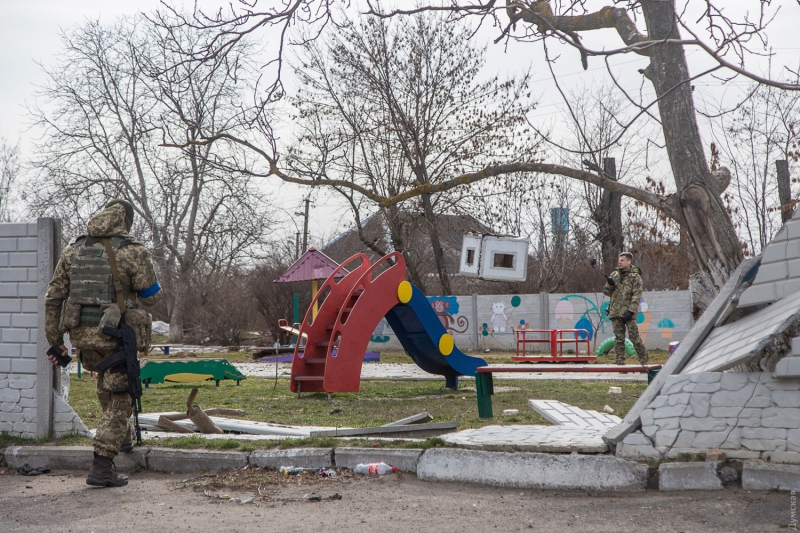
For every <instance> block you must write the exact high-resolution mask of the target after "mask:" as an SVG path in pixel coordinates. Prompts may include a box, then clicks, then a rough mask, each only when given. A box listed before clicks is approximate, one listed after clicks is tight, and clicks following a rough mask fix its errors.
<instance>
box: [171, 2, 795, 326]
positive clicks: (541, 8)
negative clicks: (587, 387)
mask: <svg viewBox="0 0 800 533" xmlns="http://www.w3.org/2000/svg"><path fill="white" fill-rule="evenodd" d="M690 3H691V5H692V6H694V5H696V4H699V5H700V6H701V7H700V10H701V11H702V14H701V16H700V20H701V22H703V23H704V25H705V27H704V29H703V30H702V31H698V30H697V29H696V26H695V25H694V21H693V20H688V19H687V17H689V16H690V15H688V14H687V12H688V11H690V10H687V9H686V7H687V6H686V5H683V4H682V5H681V6H680V8H678V6H677V5H676V4H677V3H676V1H675V0H637V1H633V0H631V1H629V2H621V3H615V4H614V7H612V6H606V7H603V8H601V9H600V10H597V11H591V10H590V8H589V7H588V5H587V4H588V3H587V2H586V1H584V0H578V1H575V2H564V3H561V2H553V3H550V2H547V1H544V0H542V1H530V2H524V1H520V2H509V3H508V4H507V5H506V6H503V7H500V6H497V5H496V2H495V1H494V0H487V1H486V2H475V3H470V2H460V1H459V0H451V1H449V2H444V3H442V4H437V5H431V6H422V7H416V8H414V9H410V10H394V11H385V10H383V9H382V8H381V7H380V6H370V12H371V13H373V14H375V15H377V16H380V17H392V16H395V15H409V14H416V13H420V12H423V11H442V12H447V13H449V14H450V15H451V16H452V18H453V19H459V18H464V17H467V16H475V17H478V18H479V20H480V21H481V22H483V21H484V20H487V19H488V20H491V21H493V22H494V23H495V24H496V25H497V26H498V27H500V28H502V30H501V35H500V36H499V37H498V39H497V40H498V41H500V40H502V39H512V38H513V39H519V40H524V41H538V42H540V43H541V44H542V45H543V47H544V50H545V52H546V58H547V61H548V64H550V63H549V62H551V61H552V59H553V58H552V55H551V52H550V48H549V47H550V46H552V45H556V44H557V43H565V44H567V45H569V46H572V47H574V48H575V49H577V51H578V52H579V55H580V59H581V62H582V64H583V66H584V68H586V66H587V63H588V58H589V57H601V58H605V59H606V63H607V64H608V59H607V58H608V57H610V56H612V55H619V54H637V55H639V56H642V57H646V58H648V59H649V61H650V64H649V66H648V67H647V68H645V69H642V70H641V74H642V75H643V76H644V77H645V78H646V79H647V80H648V81H649V82H650V83H651V84H652V86H653V88H654V89H655V99H651V100H649V101H645V100H644V99H643V98H637V97H636V95H631V94H628V93H625V95H626V98H627V99H628V101H629V102H630V103H631V104H632V105H636V106H637V107H638V108H639V113H638V115H637V117H635V118H639V117H643V116H649V117H651V118H652V119H654V120H658V121H659V123H660V125H661V128H662V131H663V132H664V142H665V147H666V152H667V155H668V158H669V161H670V166H671V168H672V174H673V176H672V180H673V182H674V190H672V187H670V192H666V191H665V193H664V194H655V193H653V192H651V191H648V190H647V189H645V188H642V187H637V186H632V185H628V184H625V183H621V182H618V181H615V180H611V179H609V178H607V177H605V176H604V175H603V174H602V173H598V169H590V170H589V171H587V170H583V169H581V168H576V167H574V166H568V165H563V164H552V163H544V162H539V161H530V160H523V161H519V160H514V158H512V161H511V162H507V161H504V162H496V163H493V164H489V165H487V166H485V167H484V168H482V169H480V170H474V169H473V170H471V171H466V172H464V173H461V174H460V175H456V176H453V177H452V178H450V179H444V180H442V181H440V182H439V183H436V184H431V183H423V182H418V183H415V184H409V186H408V187H405V188H403V189H402V190H397V191H389V192H387V193H386V194H381V193H379V192H377V191H374V190H371V189H370V188H366V187H364V186H362V185H361V184H359V183H357V182H353V181H352V180H348V179H337V178H332V177H328V178H319V177H315V179H310V178H308V177H302V176H297V175H294V174H293V173H291V172H287V171H285V170H284V169H283V168H281V165H279V163H278V161H279V158H278V152H277V144H276V142H275V138H274V136H271V135H269V133H271V131H272V130H271V127H270V123H269V121H268V120H267V119H266V118H264V116H263V115H262V116H261V117H260V121H261V125H262V130H263V131H264V132H265V133H266V134H267V135H266V136H265V138H264V139H263V140H264V141H265V142H260V141H259V142H254V141H252V140H248V139H246V138H243V137H236V136H232V135H230V134H221V135H219V136H216V137H209V138H207V139H205V140H204V141H203V142H206V143H211V142H214V141H216V140H218V139H229V140H234V141H235V142H238V143H240V144H242V145H243V146H246V147H248V148H250V149H252V150H254V151H255V152H256V153H257V154H259V156H261V157H262V158H263V162H264V163H265V164H266V166H267V169H266V170H265V171H263V172H261V171H254V175H262V176H275V177H278V178H280V179H282V180H285V181H288V182H293V183H299V184H303V185H308V186H333V187H342V188H348V189H351V190H352V191H354V192H356V193H358V194H361V195H363V196H364V197H366V198H367V199H369V200H371V201H373V202H375V203H377V204H379V205H381V206H383V207H387V206H389V205H392V204H396V203H399V202H402V201H405V200H408V199H409V198H411V197H416V196H421V195H423V194H425V195H427V194H436V193H441V192H444V191H447V190H450V189H453V188H456V187H462V186H465V185H468V184H471V183H474V182H476V181H480V180H483V179H486V178H489V177H492V176H498V175H501V174H507V173H513V172H541V173H548V174H559V175H562V176H566V177H569V178H572V179H577V180H581V181H584V182H588V183H591V184H594V185H597V186H600V187H603V188H605V189H609V190H611V191H613V192H616V193H619V194H622V195H626V196H629V197H631V198H633V199H635V200H637V201H639V202H642V203H644V204H647V205H650V206H652V207H654V208H656V209H658V210H659V211H661V212H662V213H664V214H666V216H668V217H669V218H671V219H672V220H675V221H676V222H677V223H678V224H679V225H680V227H681V228H682V229H683V230H684V233H685V234H686V235H687V236H688V237H689V238H690V239H691V242H692V244H693V248H694V251H695V257H696V259H697V262H698V266H699V269H700V272H698V273H697V274H695V275H693V276H692V280H691V288H692V293H693V306H694V315H695V316H699V314H700V313H702V311H703V310H704V309H705V308H706V306H707V305H708V303H709V302H710V301H711V299H712V298H713V297H714V295H715V294H716V293H717V291H718V290H719V289H720V288H721V287H722V286H723V284H724V283H725V281H726V280H727V279H728V277H729V276H730V274H731V272H732V271H733V270H734V269H735V268H736V266H737V265H738V264H739V263H740V262H741V260H742V259H743V253H742V249H741V245H740V243H739V239H738V236H737V234H736V231H735V228H734V226H733V223H732V221H731V218H730V216H729V214H728V212H727V210H726V206H725V204H724V202H723V200H722V198H721V194H722V192H723V191H724V190H725V189H726V188H727V186H728V184H729V183H730V180H731V175H730V172H729V171H728V169H727V168H719V169H717V170H712V169H711V168H710V167H709V164H708V162H707V159H706V155H705V151H704V147H703V142H702V139H701V137H700V133H699V129H698V126H697V117H696V110H695V104H694V101H693V97H692V82H693V80H696V79H697V78H699V77H700V76H703V75H709V74H712V73H717V74H724V75H727V76H728V78H731V77H734V76H745V77H748V78H750V79H752V80H753V81H755V82H757V83H760V84H766V85H771V86H774V87H776V88H779V89H784V90H792V91H796V90H800V85H798V84H796V83H785V82H781V81H777V80H773V79H769V78H766V77H763V76H759V75H757V74H755V73H754V72H753V71H752V70H748V68H747V67H748V65H747V59H748V58H750V57H752V53H753V52H754V51H755V52H758V49H759V47H760V49H761V50H762V51H763V50H764V48H765V43H766V38H765V36H764V33H763V32H764V29H765V26H766V24H767V23H768V22H769V20H770V16H769V14H768V13H767V11H766V10H767V8H768V4H767V3H766V2H761V3H760V11H759V12H758V13H757V14H756V16H755V18H750V17H749V16H748V17H747V18H745V19H744V20H741V21H736V20H733V19H731V18H729V17H728V16H727V15H726V14H725V13H724V12H723V10H722V9H721V8H719V7H718V6H717V5H716V4H715V3H713V2H712V1H711V0H706V2H699V1H698V2H690ZM255 4H257V0H254V1H253V2H252V3H251V2H242V4H241V6H240V7H241V9H237V8H235V7H233V8H231V9H232V11H231V12H230V13H223V12H221V11H220V12H218V13H217V14H216V15H215V16H211V17H208V16H205V15H203V14H202V13H199V12H198V13H196V14H195V16H194V17H193V18H191V19H185V20H184V21H183V23H185V24H189V25H198V26H203V27H212V28H215V29H217V30H218V40H217V41H215V42H214V43H213V45H212V46H210V47H208V48H207V49H204V50H202V51H201V53H202V54H204V55H205V56H206V57H210V56H212V55H214V54H218V53H224V52H225V50H226V48H225V47H226V46H229V45H231V43H235V42H237V41H238V40H239V39H241V38H242V37H243V36H244V35H247V34H249V33H251V32H253V31H255V30H257V29H259V28H261V27H270V28H273V29H275V28H276V27H280V28H282V32H281V33H280V35H281V37H283V36H285V35H286V32H285V30H286V28H288V26H289V24H291V23H295V22H301V21H302V20H309V21H310V22H312V23H316V24H317V26H313V27H315V28H318V25H319V23H320V21H323V22H327V21H329V20H330V16H331V15H330V13H331V11H330V9H329V8H330V3H329V1H325V0H297V1H296V2H288V3H285V4H282V5H281V8H280V9H279V10H277V11H276V10H268V11H259V10H258V9H256V8H255ZM617 6H622V7H617ZM301 14H302V17H305V18H304V19H303V18H301ZM637 21H642V22H643V23H644V28H645V29H643V28H641V27H640V25H641V23H639V24H637ZM312 25H313V24H312ZM602 29H613V30H616V32H617V34H618V36H619V38H620V40H621V41H622V43H623V46H617V47H605V48H603V49H600V50H597V49H592V48H588V47H587V46H585V45H584V44H583V43H582V41H581V34H582V33H585V32H593V31H596V30H602ZM682 34H686V35H688V36H689V37H688V38H684V37H682ZM311 35H312V37H311V38H313V36H314V35H315V34H314V32H311ZM283 43H284V40H283V39H281V41H280V44H283ZM686 47H696V48H697V49H699V50H701V51H702V52H703V53H704V54H705V55H706V56H707V57H708V58H709V59H710V60H711V62H712V65H711V67H710V68H709V69H708V70H706V71H704V72H698V73H694V74H690V73H689V69H688V65H687V62H686V53H685V48H686ZM280 57H282V56H280V55H279V56H278V60H277V61H278V64H280ZM278 74H279V73H278ZM609 75H610V76H611V77H612V79H613V80H615V78H614V77H613V73H612V72H611V70H610V69H609ZM554 81H555V82H556V87H557V88H558V90H559V91H562V89H561V87H560V85H559V84H558V79H557V77H555V76H554ZM615 81H616V80H615ZM276 83H277V82H276ZM276 83H273V86H275V85H276ZM615 84H617V83H615ZM617 85H618V84H617ZM267 94H268V95H269V96H271V97H274V96H276V95H277V94H278V93H276V92H275V91H271V92H269V91H268V92H267ZM263 101H264V100H263V99H262V102H263ZM656 110H657V113H656ZM656 115H657V116H656ZM635 123H636V121H635V120H632V121H631V123H629V124H628V125H626V126H627V127H628V128H629V127H630V126H632V125H633V124H635Z"/></svg>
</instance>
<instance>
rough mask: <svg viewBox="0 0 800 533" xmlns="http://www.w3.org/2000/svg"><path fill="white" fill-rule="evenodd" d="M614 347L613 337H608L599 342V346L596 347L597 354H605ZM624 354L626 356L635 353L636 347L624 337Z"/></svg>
mask: <svg viewBox="0 0 800 533" xmlns="http://www.w3.org/2000/svg"><path fill="white" fill-rule="evenodd" d="M613 347H614V337H609V338H607V339H606V340H604V341H603V342H601V343H600V346H598V347H597V356H598V357H599V356H601V355H605V354H606V352H608V351H609V350H610V349H612V348H613ZM625 355H627V356H628V357H633V356H634V355H636V349H635V348H634V347H633V343H632V342H631V341H630V340H628V339H625Z"/></svg>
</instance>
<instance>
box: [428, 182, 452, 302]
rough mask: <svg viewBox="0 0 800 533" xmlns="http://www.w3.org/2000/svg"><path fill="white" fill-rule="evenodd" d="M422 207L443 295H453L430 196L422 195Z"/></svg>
mask: <svg viewBox="0 0 800 533" xmlns="http://www.w3.org/2000/svg"><path fill="white" fill-rule="evenodd" d="M422 207H423V209H424V210H425V221H426V222H427V226H428V235H429V236H430V239H431V248H433V259H434V262H435V263H436V273H437V274H438V275H439V283H440V284H441V286H442V294H444V295H448V294H452V293H453V291H451V290H450V278H449V277H448V276H447V267H446V265H445V262H444V251H443V250H442V242H441V240H440V238H439V227H438V226H437V224H436V215H435V214H434V212H433V206H432V205H431V196H430V195H429V194H423V195H422Z"/></svg>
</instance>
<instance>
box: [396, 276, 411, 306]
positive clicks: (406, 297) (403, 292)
mask: <svg viewBox="0 0 800 533" xmlns="http://www.w3.org/2000/svg"><path fill="white" fill-rule="evenodd" d="M413 292H414V288H413V287H412V286H411V284H410V283H409V282H407V281H401V282H400V285H398V287H397V297H398V298H399V299H400V301H401V302H402V303H404V304H407V303H408V302H410V301H411V294H412V293H413Z"/></svg>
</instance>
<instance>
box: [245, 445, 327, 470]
mask: <svg viewBox="0 0 800 533" xmlns="http://www.w3.org/2000/svg"><path fill="white" fill-rule="evenodd" d="M249 461H250V464H251V465H255V466H257V467H259V468H264V467H266V466H269V467H272V468H280V467H282V466H297V467H301V468H327V467H329V466H331V465H332V464H333V448H290V449H288V450H256V451H254V452H251V453H250V459H249Z"/></svg>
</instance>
